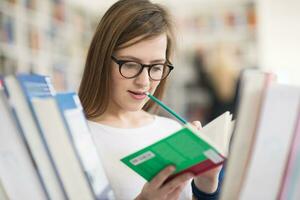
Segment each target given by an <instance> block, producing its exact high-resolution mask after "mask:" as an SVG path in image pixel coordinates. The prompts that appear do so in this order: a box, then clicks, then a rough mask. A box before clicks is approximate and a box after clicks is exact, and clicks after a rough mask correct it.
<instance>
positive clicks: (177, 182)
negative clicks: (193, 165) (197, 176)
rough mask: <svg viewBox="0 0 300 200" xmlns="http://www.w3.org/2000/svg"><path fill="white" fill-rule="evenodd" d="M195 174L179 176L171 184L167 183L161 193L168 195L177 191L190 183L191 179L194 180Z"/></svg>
mask: <svg viewBox="0 0 300 200" xmlns="http://www.w3.org/2000/svg"><path fill="white" fill-rule="evenodd" d="M193 176H194V175H193V174H191V173H185V174H181V175H179V176H177V177H176V178H174V179H173V180H171V181H170V182H167V183H165V184H164V186H163V187H162V188H161V192H162V193H164V194H168V193H169V192H172V190H175V188H177V187H178V186H180V185H181V184H183V183H184V182H186V181H188V180H189V179H191V178H193Z"/></svg>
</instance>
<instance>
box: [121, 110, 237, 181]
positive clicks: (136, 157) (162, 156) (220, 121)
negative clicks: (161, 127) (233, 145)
mask: <svg viewBox="0 0 300 200" xmlns="http://www.w3.org/2000/svg"><path fill="white" fill-rule="evenodd" d="M231 118H232V116H231V114H229V112H226V113H224V114H222V115H221V116H219V117H218V118H216V119H215V120H213V121H212V122H210V123H209V124H207V125H206V126H205V127H204V128H203V129H202V130H201V131H198V130H196V129H195V128H194V127H193V126H192V125H191V124H186V125H184V127H183V128H182V129H180V130H179V131H177V132H175V133H173V134H171V135H170V136H168V137H165V138H163V139H161V140H159V141H157V142H155V143H154V144H151V145H149V146H147V147H145V148H143V149H141V150H139V151H137V152H134V153H132V154H130V155H128V156H126V157H124V158H122V159H121V161H122V162H123V163H124V164H125V165H127V166H128V167H129V168H131V169H132V170H134V171H135V172H136V173H138V174H139V175H141V176H142V177H143V178H144V179H146V180H147V181H150V180H151V179H152V178H153V177H154V176H155V175H157V174H158V173H159V172H160V171H161V170H163V169H164V168H165V167H167V166H168V165H174V166H176V170H175V172H174V174H173V175H172V177H170V179H171V178H173V177H175V176H177V175H179V174H182V173H185V172H191V173H193V174H195V175H197V174H200V173H202V172H204V171H207V170H209V169H212V168H215V167H217V166H220V165H222V164H223V162H224V160H225V159H226V158H227V154H228V145H229V140H230V137H231V133H232V126H233V123H232V121H231Z"/></svg>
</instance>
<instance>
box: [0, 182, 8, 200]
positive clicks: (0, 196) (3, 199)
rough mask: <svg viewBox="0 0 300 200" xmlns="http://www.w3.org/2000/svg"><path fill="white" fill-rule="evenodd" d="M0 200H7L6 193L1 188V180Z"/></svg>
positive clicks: (0, 184)
mask: <svg viewBox="0 0 300 200" xmlns="http://www.w3.org/2000/svg"><path fill="white" fill-rule="evenodd" d="M0 199H1V200H8V197H7V194H6V191H5V189H4V187H3V184H2V182H1V179H0Z"/></svg>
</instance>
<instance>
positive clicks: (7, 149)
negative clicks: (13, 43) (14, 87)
mask: <svg viewBox="0 0 300 200" xmlns="http://www.w3.org/2000/svg"><path fill="white" fill-rule="evenodd" d="M0 113H1V114H0V180H1V184H0V190H1V189H2V190H3V192H4V190H5V191H6V196H7V198H6V199H8V197H9V199H41V200H43V199H47V198H46V195H45V191H44V188H43V187H42V185H41V182H40V181H41V180H40V179H39V176H38V174H37V173H36V169H35V166H34V163H33V162H32V158H31V156H30V153H29V151H28V149H27V147H26V144H25V143H24V140H23V138H22V135H21V133H20V131H21V130H20V128H19V126H18V124H17V121H16V119H15V118H14V115H13V112H12V110H11V109H10V105H9V102H8V99H7V96H6V94H5V93H4V90H3V88H1V86H0ZM28 183H30V184H28ZM3 192H1V191H0V199H4V197H1V194H3V195H4V193H3Z"/></svg>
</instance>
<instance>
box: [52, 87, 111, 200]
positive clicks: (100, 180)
mask: <svg viewBox="0 0 300 200" xmlns="http://www.w3.org/2000/svg"><path fill="white" fill-rule="evenodd" d="M55 98H56V101H57V103H58V107H59V109H60V111H61V114H62V115H63V118H64V121H65V124H66V125H67V128H68V129H69V133H70V134H69V136H70V140H71V141H72V144H73V146H74V149H75V151H76V152H77V155H78V156H79V160H80V162H81V163H82V167H83V169H84V171H85V175H86V176H87V178H88V180H89V183H90V184H91V187H92V189H93V192H94V194H95V196H96V199H99V200H100V199H101V200H102V199H113V193H112V190H111V187H110V185H109V182H108V179H107V177H106V175H105V171H104V168H103V167H102V163H101V161H100V158H99V157H98V153H97V149H96V146H95V144H94V141H93V139H92V136H91V133H90V130H89V127H88V125H87V121H86V118H85V115H84V113H83V108H82V106H81V103H80V100H79V97H78V95H77V94H76V93H74V92H66V93H57V95H56V96H55Z"/></svg>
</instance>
